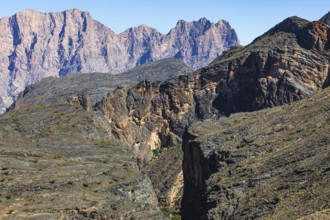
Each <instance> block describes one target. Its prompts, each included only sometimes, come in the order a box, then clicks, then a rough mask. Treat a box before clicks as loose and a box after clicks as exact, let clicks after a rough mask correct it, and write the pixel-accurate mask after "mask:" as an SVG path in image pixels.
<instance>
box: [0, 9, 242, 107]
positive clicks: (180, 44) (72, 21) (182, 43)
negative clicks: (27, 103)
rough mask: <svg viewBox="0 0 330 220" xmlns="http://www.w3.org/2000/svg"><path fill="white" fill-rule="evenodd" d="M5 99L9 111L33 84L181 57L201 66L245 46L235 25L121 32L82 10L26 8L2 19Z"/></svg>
mask: <svg viewBox="0 0 330 220" xmlns="http://www.w3.org/2000/svg"><path fill="white" fill-rule="evenodd" d="M0 28H1V30H2V31H1V33H0V42H1V48H0V61H1V66H0V72H1V76H0V85H1V88H0V97H1V98H2V100H3V103H4V104H5V106H6V107H9V106H10V105H11V103H12V102H13V101H14V100H15V99H16V97H17V95H18V94H19V93H20V92H21V91H23V90H24V88H25V87H26V86H28V85H30V84H34V83H36V82H38V81H40V80H41V79H42V78H45V77H49V76H56V77H62V76H65V75H67V74H71V73H92V72H101V73H111V74H118V73H122V72H124V71H126V70H128V69H130V68H133V67H136V66H139V65H141V64H144V63H148V62H152V61H156V60H160V59H164V58H176V59H179V60H182V61H183V62H184V63H186V64H187V65H188V66H190V67H191V68H193V69H198V68H201V67H203V66H205V65H207V64H208V63H210V62H211V61H212V60H213V59H215V58H216V57H217V56H218V55H220V54H221V53H222V52H223V51H225V50H227V49H229V48H230V47H231V46H235V45H238V44H239V40H238V37H237V35H236V33H235V31H234V29H232V28H231V26H230V25H229V23H228V22H227V21H224V20H220V21H219V22H217V23H212V22H210V21H209V20H207V19H206V18H201V19H200V20H198V21H193V22H186V21H184V20H180V21H178V23H177V24H176V26H175V28H173V29H171V30H170V31H169V33H168V34H161V33H160V32H159V31H157V30H156V29H154V28H151V27H148V26H146V25H140V26H138V27H132V28H129V29H127V30H126V31H124V32H122V33H120V34H116V33H114V32H113V31H112V30H111V29H109V28H108V27H106V26H104V25H103V24H101V23H100V22H98V21H95V20H94V19H93V18H92V17H91V15H90V14H89V13H88V12H82V11H79V10H77V9H73V10H67V11H64V12H61V13H41V12H38V11H34V10H25V11H21V12H19V13H17V14H15V15H14V16H12V17H4V18H2V19H1V20H0Z"/></svg>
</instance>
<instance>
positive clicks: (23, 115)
mask: <svg viewBox="0 0 330 220" xmlns="http://www.w3.org/2000/svg"><path fill="white" fill-rule="evenodd" d="M329 17H330V14H327V15H325V16H324V17H323V18H322V19H321V20H320V21H312V22H311V21H308V20H305V19H302V18H299V17H296V16H294V17H289V18H287V19H285V20H283V21H282V22H280V23H279V24H277V25H275V26H274V27H273V28H271V29H270V30H269V31H267V32H266V33H265V34H263V35H262V36H260V37H258V38H256V39H255V40H254V41H253V42H252V43H251V44H249V45H247V46H235V47H231V49H229V50H228V51H226V52H224V53H223V54H222V55H220V56H219V57H217V58H216V59H214V60H213V61H212V62H211V63H210V64H209V65H207V66H205V67H203V68H201V69H198V70H196V71H191V69H190V67H188V66H187V65H185V64H184V63H182V62H181V61H178V60H173V59H165V60H159V61H157V62H152V63H148V64H144V65H141V66H140V67H136V68H134V69H132V70H130V71H128V72H126V73H123V74H120V75H115V76H113V75H108V74H99V73H92V74H72V75H69V76H64V77H62V78H54V77H53V78H47V79H43V80H41V81H40V82H38V83H36V84H34V85H30V86H27V87H26V89H25V90H24V91H23V92H22V93H20V95H19V96H18V98H17V100H16V101H15V104H14V105H12V108H10V109H9V112H6V113H5V114H3V115H1V116H0V122H1V125H2V126H1V127H0V159H1V160H0V167H1V170H0V173H1V174H0V175H1V178H0V187H1V189H3V190H2V191H1V194H0V200H1V202H0V218H3V219H26V218H36V219H58V218H69V219H75V218H76V219H81V218H87V219H98V218H99V219H118V218H120V217H122V218H124V219H130V218H134V219H162V218H165V219H171V218H172V219H180V218H181V217H182V219H246V218H251V219H299V218H302V219H313V218H316V219H322V218H325V219H327V218H329V216H330V214H329V210H330V203H329V199H328V198H329V196H330V191H329V187H328V185H329V179H330V172H329V171H330V167H329V161H330V157H329V152H330V140H329V137H328V135H327V134H328V133H329V131H330V127H329V120H330V111H329V107H328V106H329V101H330V100H329V88H328V87H329V86H330V74H329V73H330V71H329V62H330V26H329V25H330V24H329V22H327V21H328V20H329V19H328V18H329ZM31 176H33V177H34V178H30V177H31ZM157 200H158V201H157ZM68 201H70V202H68ZM71 201H74V202H71ZM160 207H161V208H160ZM160 209H161V211H162V212H160ZM178 215H180V216H178Z"/></svg>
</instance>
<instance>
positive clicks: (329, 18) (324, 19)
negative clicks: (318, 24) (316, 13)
mask: <svg viewBox="0 0 330 220" xmlns="http://www.w3.org/2000/svg"><path fill="white" fill-rule="evenodd" d="M320 21H322V22H324V23H326V24H328V25H330V12H328V13H327V14H326V15H324V16H323V17H322V18H321V19H320Z"/></svg>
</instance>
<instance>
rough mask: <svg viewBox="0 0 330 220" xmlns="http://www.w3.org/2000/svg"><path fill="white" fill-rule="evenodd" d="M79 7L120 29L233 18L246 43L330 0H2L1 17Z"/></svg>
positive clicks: (324, 7)
mask: <svg viewBox="0 0 330 220" xmlns="http://www.w3.org/2000/svg"><path fill="white" fill-rule="evenodd" d="M71 8H77V9H80V10H84V11H89V12H90V13H91V15H92V17H93V18H94V19H96V20H98V21H100V22H102V23H104V24H105V25H107V26H108V27H109V28H111V29H112V30H113V31H115V32H116V33H120V32H122V31H124V30H125V29H127V28H129V27H132V26H138V25H140V24H146V25H149V26H151V27H154V28H156V29H158V30H159V31H160V32H162V33H167V32H168V31H169V30H170V28H172V27H174V26H175V24H176V22H177V21H178V20H179V19H184V20H187V21H192V20H198V19H199V18H201V17H206V18H207V19H209V20H211V21H213V22H217V21H218V20H220V19H225V20H227V21H229V23H230V24H231V26H232V27H233V28H235V30H236V32H237V34H238V37H239V38H240V40H241V44H242V45H246V44H248V43H250V42H251V41H252V40H253V39H254V38H256V37H257V36H259V35H261V34H263V33H264V32H265V31H267V30H268V29H270V28H271V27H273V26H274V25H275V24H277V23H278V22H280V21H282V20H284V19H285V18H287V17H289V16H293V15H297V16H300V17H302V18H305V19H308V20H318V19H319V18H321V17H322V16H323V15H324V14H326V13H327V12H329V11H330V3H329V0H236V1H234V0H233V1H231V0H227V1H224V0H199V1H195V0H162V1H161V0H125V1H120V0H115V1H114V0H1V8H0V17H3V16H11V15H13V14H15V13H16V12H18V11H21V10H24V9H35V10H38V11H42V12H53V11H64V10H65V9H71Z"/></svg>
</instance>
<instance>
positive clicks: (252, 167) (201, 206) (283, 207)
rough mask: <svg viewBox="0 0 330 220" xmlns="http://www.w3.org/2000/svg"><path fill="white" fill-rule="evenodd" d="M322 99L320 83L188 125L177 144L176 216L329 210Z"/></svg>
mask: <svg viewBox="0 0 330 220" xmlns="http://www.w3.org/2000/svg"><path fill="white" fill-rule="evenodd" d="M329 102H330V96H329V89H326V90H324V91H320V92H318V93H317V94H316V95H314V96H312V97H311V98H309V99H305V100H301V101H299V102H295V103H294V104H291V105H285V106H282V107H275V108H272V109H267V110H262V111H256V112H253V113H239V114H232V115H231V116H230V117H228V118H226V117H222V118H220V119H219V120H206V121H204V122H202V123H197V124H195V125H193V126H191V127H190V128H189V130H188V131H187V132H185V134H184V135H183V144H182V147H183V151H184V162H183V174H184V195H183V199H182V217H183V219H242V218H244V219H245V218H247V219H297V218H299V217H303V216H307V215H310V214H312V213H314V212H316V211H318V210H323V209H325V210H326V209H329V207H330V203H329V200H328V199H327V198H328V197H329V195H330V191H329V189H328V184H329V178H330V176H329V175H330V172H329V152H330V140H329V137H328V135H327V134H328V133H329V131H330V126H329V123H328V122H329V120H330V111H329V107H328V105H329ZM319 216H322V215H321V213H320V214H319Z"/></svg>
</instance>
